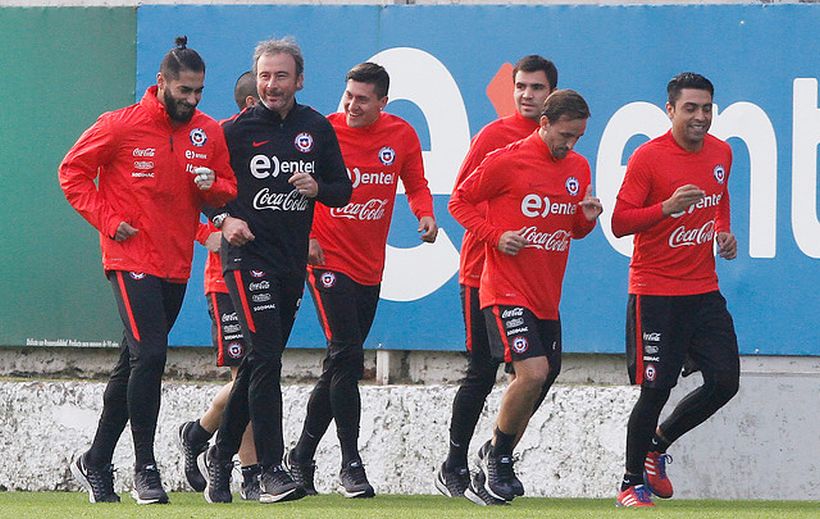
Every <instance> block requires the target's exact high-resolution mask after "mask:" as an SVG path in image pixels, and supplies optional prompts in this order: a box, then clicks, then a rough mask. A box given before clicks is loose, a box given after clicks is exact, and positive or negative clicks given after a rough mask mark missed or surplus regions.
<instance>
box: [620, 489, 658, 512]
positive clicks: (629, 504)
mask: <svg viewBox="0 0 820 519" xmlns="http://www.w3.org/2000/svg"><path fill="white" fill-rule="evenodd" d="M615 506H623V507H625V508H648V507H651V506H655V503H653V502H652V496H651V494H650V493H649V490H648V489H647V488H646V487H645V486H644V485H635V486H634V487H628V488H627V489H626V490H624V491H622V492H621V493H620V494H618V499H617V500H616V501H615Z"/></svg>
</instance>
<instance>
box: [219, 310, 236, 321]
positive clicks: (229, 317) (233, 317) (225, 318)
mask: <svg viewBox="0 0 820 519" xmlns="http://www.w3.org/2000/svg"><path fill="white" fill-rule="evenodd" d="M238 320H239V317H238V316H237V315H236V312H232V313H230V314H222V322H223V323H232V322H236V321H238Z"/></svg>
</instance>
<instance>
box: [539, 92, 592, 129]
mask: <svg viewBox="0 0 820 519" xmlns="http://www.w3.org/2000/svg"><path fill="white" fill-rule="evenodd" d="M541 115H542V116H544V117H546V118H547V119H549V122H550V124H552V123H554V122H555V121H557V120H558V119H560V118H561V117H562V116H566V117H567V118H568V119H589V117H590V113H589V105H587V102H586V101H585V100H584V98H583V97H581V94H579V93H578V92H576V91H575V90H570V89H568V88H565V89H563V90H556V91H555V92H553V93H551V94H550V95H549V97H547V100H546V101H544V110H543V111H542V112H541Z"/></svg>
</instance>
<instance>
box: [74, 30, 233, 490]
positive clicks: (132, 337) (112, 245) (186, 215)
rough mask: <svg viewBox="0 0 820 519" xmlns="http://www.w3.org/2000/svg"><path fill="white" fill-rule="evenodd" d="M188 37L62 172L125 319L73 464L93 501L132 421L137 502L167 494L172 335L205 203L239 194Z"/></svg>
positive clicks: (87, 137)
mask: <svg viewBox="0 0 820 519" xmlns="http://www.w3.org/2000/svg"><path fill="white" fill-rule="evenodd" d="M186 44H187V38H186V37H184V36H183V37H180V38H177V40H176V45H177V46H176V48H174V49H172V50H171V51H169V52H168V54H166V55H165V58H164V59H163V60H162V64H161V65H160V71H159V73H158V74H157V84H156V85H155V86H152V87H150V88H148V90H147V91H146V92H145V95H144V96H143V98H142V100H141V101H140V102H139V103H137V104H135V105H132V106H129V107H126V108H122V109H120V110H116V111H113V112H108V113H105V114H103V115H101V116H100V118H99V119H98V120H97V122H96V123H95V124H94V125H93V126H91V128H89V129H88V130H86V131H85V133H83V134H82V136H81V137H80V139H79V140H78V141H77V143H76V144H75V145H74V146H73V147H72V148H71V150H69V152H68V154H67V155H66V157H65V159H63V162H62V164H60V168H59V178H60V186H61V187H62V189H63V191H64V192H65V196H66V198H67V199H68V201H69V203H70V204H71V205H72V206H73V207H74V208H75V209H76V210H77V212H79V213H80V214H81V215H82V216H83V218H85V219H86V220H87V221H88V222H89V223H90V224H91V225H93V226H94V227H95V228H96V229H97V230H98V231H99V233H100V246H101V248H102V262H103V268H104V269H105V274H106V276H107V277H108V279H109V281H110V282H111V285H112V287H113V289H114V297H115V299H116V301H117V308H118V310H119V313H120V317H121V319H122V322H123V324H124V326H125V333H124V336H123V341H122V346H121V354H120V358H119V361H118V362H117V365H116V366H115V367H114V371H113V372H112V374H111V377H110V379H109V381H108V385H107V387H106V389H105V394H104V397H103V411H102V416H101V417H100V421H99V424H98V426H97V432H96V434H95V436H94V442H93V443H92V444H91V447H90V448H89V449H88V451H87V452H85V453H84V454H82V455H80V456H77V457H76V458H75V459H73V460H72V462H71V472H72V473H73V474H74V476H75V477H76V478H77V480H78V481H79V482H80V483H81V484H82V485H83V487H85V489H86V490H88V495H89V500H90V501H91V502H92V503H95V502H116V501H119V500H120V498H119V496H118V495H117V494H116V493H115V492H114V482H113V466H112V465H111V459H112V456H113V453H114V448H115V447H116V444H117V441H118V440H119V437H120V435H121V434H122V431H123V429H124V428H125V424H126V422H129V421H130V423H131V433H132V436H133V439H134V451H135V457H136V462H135V465H134V470H135V474H134V489H133V491H132V495H133V496H134V498H135V499H136V500H137V503H139V504H148V503H167V502H168V496H167V494H166V493H165V490H163V488H162V482H161V480H160V475H159V471H158V470H157V463H156V460H155V459H154V434H155V432H156V426H157V415H158V413H159V405H160V386H161V382H162V373H163V370H164V368H165V357H166V350H167V348H168V333H169V332H170V330H171V327H172V326H173V324H174V321H175V320H176V317H177V315H178V313H179V310H180V307H181V306H182V299H183V296H184V294H185V287H186V282H187V280H188V277H189V275H190V270H191V260H192V257H193V242H194V237H195V235H196V231H197V226H198V224H199V213H200V210H201V209H202V208H203V207H204V206H205V205H208V206H214V207H219V206H222V205H223V204H224V203H225V202H227V201H228V200H230V199H232V198H233V197H234V196H236V179H235V178H234V175H233V171H232V170H231V166H230V163H229V157H228V150H227V147H226V145H225V139H224V137H223V134H222V129H221V128H220V127H219V125H218V124H217V123H216V121H214V120H213V119H211V118H210V117H208V116H207V115H205V114H203V113H202V112H200V111H198V110H197V109H196V106H197V104H198V103H199V101H200V99H201V97H202V89H203V86H204V82H205V63H204V62H203V61H202V58H201V57H200V56H199V54H198V53H197V52H196V51H195V50H193V49H189V48H187V46H186ZM192 173H195V174H196V175H195V176H192ZM95 179H96V180H97V181H98V186H97V185H95V182H94V181H95Z"/></svg>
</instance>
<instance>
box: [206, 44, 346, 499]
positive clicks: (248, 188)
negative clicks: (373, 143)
mask: <svg viewBox="0 0 820 519" xmlns="http://www.w3.org/2000/svg"><path fill="white" fill-rule="evenodd" d="M303 71H304V59H303V57H302V51H301V49H300V48H299V46H298V45H297V44H296V42H295V41H294V40H292V39H290V38H285V39H281V40H267V41H263V42H260V43H259V44H258V45H257V46H256V49H255V50H254V55H253V73H254V75H255V76H256V87H257V91H258V93H259V103H257V104H256V106H254V107H252V108H249V109H247V110H245V111H243V112H242V113H240V114H238V115H237V116H236V117H234V118H233V119H232V120H230V121H227V122H226V123H225V124H224V125H223V128H224V130H225V138H226V140H227V142H228V148H229V149H230V152H231V165H232V166H233V169H234V172H235V173H236V175H237V182H238V193H239V194H238V197H237V199H236V200H235V201H233V202H231V203H230V204H228V205H227V207H225V208H224V210H218V211H215V212H213V213H212V215H211V221H212V222H213V223H214V225H215V226H216V227H217V228H220V229H221V230H222V235H223V241H222V247H221V250H220V253H221V256H222V270H223V274H224V275H225V283H226V284H227V286H228V291H229V292H230V295H231V299H232V301H233V303H234V307H236V309H237V315H238V317H239V322H240V324H241V327H242V335H243V337H244V338H245V344H246V346H247V351H246V354H245V358H244V359H243V360H242V363H241V364H240V365H239V370H238V371H237V374H236V380H235V381H234V385H233V389H232V390H231V395H230V398H229V400H228V403H227V405H226V406H225V411H224V412H223V414H222V421H221V424H220V426H219V431H218V432H217V437H216V443H215V445H214V446H213V447H211V449H210V450H208V451H207V452H204V453H202V454H201V455H200V457H199V460H198V461H199V464H200V468H201V469H202V472H203V474H205V475H206V480H207V485H206V487H205V491H204V495H205V499H206V501H208V502H209V503H227V502H231V500H232V499H233V498H232V496H231V491H230V478H231V470H232V469H233V461H232V459H233V456H234V454H235V453H236V452H237V450H238V449H239V446H240V443H241V440H242V435H243V433H244V431H245V428H246V426H247V424H248V422H250V423H251V424H252V427H253V437H254V443H255V445H256V453H257V458H258V460H259V465H260V469H261V474H260V480H259V490H260V496H259V501H260V502H261V503H274V502H279V501H289V500H294V499H300V498H302V497H304V496H305V489H304V488H303V487H302V486H300V485H299V484H298V483H297V482H295V481H294V480H293V478H291V476H290V474H288V472H287V471H286V470H285V468H284V467H283V466H282V457H283V454H284V439H283V436H282V388H281V382H280V379H281V371H282V353H283V351H284V349H285V345H286V344H287V341H288V338H289V337H290V332H291V329H292V327H293V321H294V319H295V317H296V312H297V310H298V308H299V305H300V304H301V301H302V292H303V291H304V284H305V268H306V266H307V255H308V239H309V235H310V227H311V223H312V221H313V208H314V204H315V202H316V201H317V200H318V201H320V202H322V203H323V204H325V205H326V206H328V207H340V206H344V205H345V204H347V202H348V200H350V193H351V190H352V186H351V183H350V179H349V178H348V176H347V173H346V171H345V166H344V162H343V160H342V154H341V152H340V150H339V143H338V141H337V140H336V134H335V133H334V132H333V128H332V127H331V126H330V123H329V122H328V121H327V119H325V118H324V117H323V116H322V115H321V114H319V113H318V112H316V111H315V110H313V109H312V108H310V107H308V106H305V105H301V104H299V103H297V102H296V97H295V96H296V92H297V91H298V90H300V89H301V88H302V84H303V82H304V76H303Z"/></svg>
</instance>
